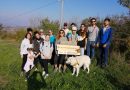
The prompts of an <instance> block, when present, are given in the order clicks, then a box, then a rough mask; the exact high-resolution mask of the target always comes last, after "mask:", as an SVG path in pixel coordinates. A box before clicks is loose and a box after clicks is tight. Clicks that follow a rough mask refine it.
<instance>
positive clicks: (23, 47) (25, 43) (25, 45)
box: [20, 38, 31, 55]
mask: <svg viewBox="0 0 130 90" xmlns="http://www.w3.org/2000/svg"><path fill="white" fill-rule="evenodd" d="M30 45H31V44H30V41H29V40H28V39H27V38H24V39H23V40H22V43H21V46H20V55H23V54H27V53H28V51H27V48H29V47H30Z"/></svg>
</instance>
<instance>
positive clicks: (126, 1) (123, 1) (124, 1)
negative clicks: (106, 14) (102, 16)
mask: <svg viewBox="0 0 130 90" xmlns="http://www.w3.org/2000/svg"><path fill="white" fill-rule="evenodd" d="M118 3H119V4H120V5H122V6H123V7H126V8H128V9H129V15H130V0H118Z"/></svg>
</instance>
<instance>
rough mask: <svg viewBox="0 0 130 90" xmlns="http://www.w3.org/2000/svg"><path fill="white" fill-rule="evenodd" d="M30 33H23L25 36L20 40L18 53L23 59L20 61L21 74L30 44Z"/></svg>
mask: <svg viewBox="0 0 130 90" xmlns="http://www.w3.org/2000/svg"><path fill="white" fill-rule="evenodd" d="M31 37H32V36H31V34H30V33H27V34H26V35H25V38H24V39H23V40H22V43H21V46H20V55H21V58H22V59H23V61H22V65H21V74H20V75H21V76H22V75H23V72H24V66H25V63H26V61H27V53H28V51H27V48H28V47H29V46H30V44H32V38H31Z"/></svg>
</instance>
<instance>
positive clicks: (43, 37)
mask: <svg viewBox="0 0 130 90" xmlns="http://www.w3.org/2000/svg"><path fill="white" fill-rule="evenodd" d="M39 33H40V36H41V38H42V39H45V35H44V30H43V29H40V32H39Z"/></svg>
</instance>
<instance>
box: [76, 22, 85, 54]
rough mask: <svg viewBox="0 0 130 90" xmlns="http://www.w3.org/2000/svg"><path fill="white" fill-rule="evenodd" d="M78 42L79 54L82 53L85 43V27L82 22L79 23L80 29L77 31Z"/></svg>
mask: <svg viewBox="0 0 130 90" xmlns="http://www.w3.org/2000/svg"><path fill="white" fill-rule="evenodd" d="M77 34H78V43H77V45H78V46H80V55H84V50H85V44H86V27H85V25H84V24H81V27H80V30H79V31H78V33H77Z"/></svg>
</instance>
